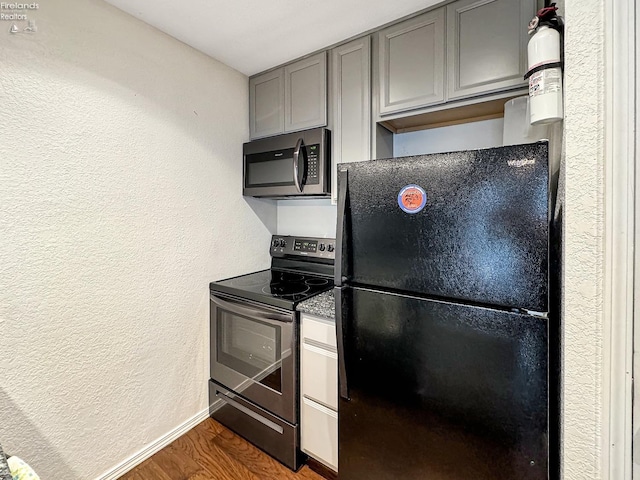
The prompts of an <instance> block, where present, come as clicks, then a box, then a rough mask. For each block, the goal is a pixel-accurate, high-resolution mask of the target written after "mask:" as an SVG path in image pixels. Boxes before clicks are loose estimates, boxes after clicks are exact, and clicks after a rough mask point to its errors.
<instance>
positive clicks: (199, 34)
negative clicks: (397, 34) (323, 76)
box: [106, 0, 442, 75]
mask: <svg viewBox="0 0 640 480" xmlns="http://www.w3.org/2000/svg"><path fill="white" fill-rule="evenodd" d="M106 1H107V2H109V3H110V4H112V5H114V6H116V7H118V8H119V9H121V10H124V11H125V12H127V13H129V14H131V15H133V16H135V17H137V18H139V19H140V20H142V21H143V22H145V23H148V24H149V25H153V26H154V27H156V28H158V29H159V30H162V31H163V32H165V33H167V34H169V35H171V36H172V37H174V38H177V39H178V40H180V41H182V42H184V43H186V44H187V45H191V46H192V47H193V48H195V49H197V50H200V51H201V52H204V53H206V54H207V55H209V56H211V57H213V58H215V59H217V60H220V61H221V62H223V63H226V64H227V65H229V66H231V67H233V68H235V69H236V70H239V71H240V72H242V73H244V74H246V75H253V74H254V73H258V72H261V71H263V70H266V69H268V68H271V67H275V66H277V65H280V64H282V63H285V62H288V61H290V60H293V59H295V58H298V57H301V56H303V55H306V54H307V53H311V52H313V51H315V50H320V49H322V48H325V47H328V46H330V45H332V44H335V43H338V42H340V41H342V40H345V39H347V38H349V37H353V36H355V35H357V34H359V33H362V32H365V31H367V30H371V29H373V28H375V27H378V26H380V25H384V24H385V23H388V22H391V21H393V20H395V19H397V18H401V17H404V16H405V15H409V14H411V13H414V12H416V11H418V10H422V9H424V8H427V7H429V6H431V5H435V4H437V3H440V2H441V1H442V0H401V1H390V0H322V1H318V0H314V1H311V0H252V1H251V0H225V1H222V0H178V1H177V0H106Z"/></svg>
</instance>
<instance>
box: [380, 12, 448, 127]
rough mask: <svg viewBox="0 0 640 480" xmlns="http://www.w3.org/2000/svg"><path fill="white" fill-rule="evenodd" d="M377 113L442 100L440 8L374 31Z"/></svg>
mask: <svg viewBox="0 0 640 480" xmlns="http://www.w3.org/2000/svg"><path fill="white" fill-rule="evenodd" d="M378 45H379V55H380V60H379V64H380V71H379V75H380V81H379V84H380V114H381V115H384V114H389V113H394V112H399V111H403V110H409V109H412V108H417V107H423V106H426V105H432V104H435V103H440V102H443V101H444V57H445V42H444V8H439V9H437V10H433V11H431V12H428V13H425V14H424V15H420V16H418V17H415V18H412V19H410V20H407V21H406V22H402V23H399V24H397V25H393V26H391V27H388V28H385V29H384V30H382V31H380V32H379V33H378Z"/></svg>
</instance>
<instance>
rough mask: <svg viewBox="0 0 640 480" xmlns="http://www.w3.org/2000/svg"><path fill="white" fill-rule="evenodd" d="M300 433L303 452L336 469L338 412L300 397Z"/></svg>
mask: <svg viewBox="0 0 640 480" xmlns="http://www.w3.org/2000/svg"><path fill="white" fill-rule="evenodd" d="M300 435H301V439H300V441H301V444H302V450H303V451H304V452H305V453H307V454H308V455H310V456H312V457H313V458H315V459H316V460H319V461H320V462H322V463H324V464H325V465H326V466H328V467H330V468H332V469H333V470H335V471H338V412H336V411H335V410H331V409H329V408H327V407H325V406H324V405H320V404H319V403H316V402H314V401H313V400H310V399H308V398H307V397H302V404H301V405H300Z"/></svg>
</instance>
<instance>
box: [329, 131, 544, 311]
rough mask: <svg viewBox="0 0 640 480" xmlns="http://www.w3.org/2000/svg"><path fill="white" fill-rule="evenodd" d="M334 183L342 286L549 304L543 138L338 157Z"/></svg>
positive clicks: (493, 301) (509, 304) (534, 306)
mask: <svg viewBox="0 0 640 480" xmlns="http://www.w3.org/2000/svg"><path fill="white" fill-rule="evenodd" d="M345 182H346V183H347V185H345ZM338 192H339V195H342V196H343V197H342V198H339V199H338V232H341V235H340V237H341V238H340V239H338V245H337V248H338V252H337V255H336V269H337V270H339V272H337V275H336V277H337V278H336V281H337V282H338V283H337V285H341V284H345V283H346V284H358V285H370V286H372V287H377V288H382V289H393V290H398V291H409V292H416V293H421V294H427V295H433V296H437V297H443V298H453V299H460V300H465V301H470V302H474V303H480V304H490V305H500V306H507V307H521V308H525V309H528V310H534V311H538V312H546V311H547V310H548V308H547V307H548V304H547V294H548V292H547V284H548V254H547V252H548V247H549V245H548V231H549V227H548V144H547V142H539V143H534V144H528V145H517V146H512V147H501V148H492V149H486V150H475V151H467V152H454V153H444V154H435V155H422V156H415V157H404V158H395V159H386V160H375V161H370V162H360V163H351V164H342V165H339V175H338ZM345 197H346V198H345Z"/></svg>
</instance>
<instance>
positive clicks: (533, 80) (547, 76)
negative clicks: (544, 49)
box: [529, 68, 562, 97]
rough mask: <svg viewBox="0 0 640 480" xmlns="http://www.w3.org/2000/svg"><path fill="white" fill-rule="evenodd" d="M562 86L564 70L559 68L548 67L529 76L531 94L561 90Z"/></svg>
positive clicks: (536, 94) (534, 95) (535, 95)
mask: <svg viewBox="0 0 640 480" xmlns="http://www.w3.org/2000/svg"><path fill="white" fill-rule="evenodd" d="M561 88H562V72H561V70H560V69H559V68H548V69H546V70H540V71H538V72H535V73H534V74H532V75H531V76H530V77H529V96H530V97H537V96H538V95H544V94H546V93H555V92H559V91H560V90H561Z"/></svg>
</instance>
